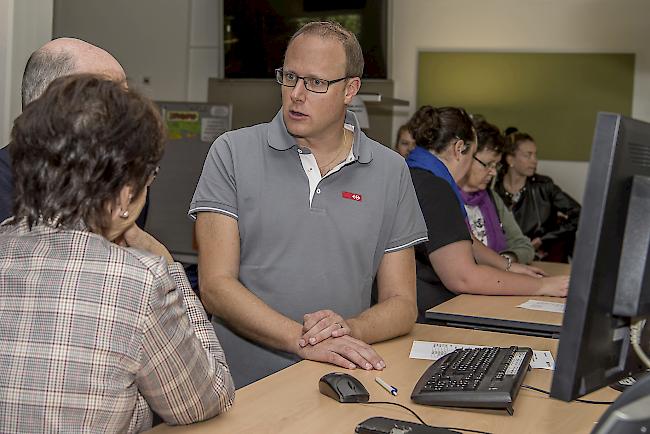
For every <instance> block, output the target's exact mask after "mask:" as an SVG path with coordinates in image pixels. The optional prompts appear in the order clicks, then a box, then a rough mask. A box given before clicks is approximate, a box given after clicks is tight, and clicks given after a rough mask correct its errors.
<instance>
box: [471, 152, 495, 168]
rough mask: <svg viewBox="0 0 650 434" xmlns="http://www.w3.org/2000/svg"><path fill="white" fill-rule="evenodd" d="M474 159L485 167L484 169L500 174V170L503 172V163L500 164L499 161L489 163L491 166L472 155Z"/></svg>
mask: <svg viewBox="0 0 650 434" xmlns="http://www.w3.org/2000/svg"><path fill="white" fill-rule="evenodd" d="M472 158H473V159H474V160H476V161H478V163H479V164H480V165H481V166H483V168H485V169H487V170H496V171H497V172H498V171H499V170H501V163H500V162H498V161H493V162H492V163H489V164H488V163H484V162H482V161H481V160H479V159H478V157H477V156H476V155H472Z"/></svg>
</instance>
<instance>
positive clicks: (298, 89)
mask: <svg viewBox="0 0 650 434" xmlns="http://www.w3.org/2000/svg"><path fill="white" fill-rule="evenodd" d="M306 92H307V89H306V88H305V80H304V79H302V78H299V79H298V81H297V82H296V85H295V86H294V87H293V89H291V100H293V101H304V100H305V93H306Z"/></svg>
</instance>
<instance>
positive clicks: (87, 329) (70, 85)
mask: <svg viewBox="0 0 650 434" xmlns="http://www.w3.org/2000/svg"><path fill="white" fill-rule="evenodd" d="M11 138H12V142H11V156H12V162H13V169H14V175H15V176H14V179H15V193H16V194H15V199H14V200H15V202H14V217H13V218H10V219H8V220H6V221H5V222H3V223H2V225H0V342H2V345H0V370H1V372H2V373H3V375H0V426H2V427H3V429H2V431H9V432H12V431H13V432H30V431H39V432H40V431H60V430H61V429H63V430H66V431H79V432H91V431H110V432H139V431H144V430H147V429H149V428H151V425H152V421H153V415H154V412H155V413H156V414H157V415H158V416H160V418H162V420H164V421H165V422H167V423H170V424H189V423H193V422H198V421H201V420H204V419H207V418H210V417H212V416H214V415H216V414H218V413H220V412H223V411H225V410H227V409H228V408H229V407H230V406H231V405H232V402H233V398H234V384H233V381H232V378H231V375H230V370H229V368H228V366H227V364H226V359H225V357H224V354H223V351H222V349H221V346H220V344H219V341H218V340H217V337H216V335H215V333H214V330H213V328H212V325H211V324H210V322H209V321H208V320H207V318H206V315H205V312H204V310H203V308H202V306H201V302H200V301H199V300H198V299H197V298H196V296H195V295H194V293H193V291H192V289H191V288H190V285H189V283H188V282H187V278H186V277H185V274H184V271H183V267H182V266H181V264H179V263H176V262H174V261H173V259H172V257H171V255H170V254H169V251H168V250H167V249H166V248H165V246H163V245H162V244H161V243H159V242H158V241H156V240H155V239H154V238H153V237H152V236H151V235H149V234H147V233H146V232H144V231H142V230H141V229H139V228H138V227H137V225H136V224H135V220H136V218H137V217H138V214H139V213H140V211H141V210H142V207H143V205H144V202H145V196H146V191H147V188H148V186H149V185H150V184H151V183H152V182H153V180H154V177H155V175H156V172H157V166H158V162H159V161H160V158H161V157H162V153H163V149H164V143H165V132H164V128H163V124H162V120H161V119H160V115H159V114H158V110H157V109H156V107H155V106H154V105H153V104H152V103H151V101H149V100H147V99H146V98H144V97H143V96H140V95H139V94H137V93H136V92H133V91H129V90H127V89H126V87H125V86H124V84H123V83H119V82H114V81H110V80H109V79H107V78H104V77H102V76H94V75H71V76H67V77H62V78H59V79H57V80H55V81H53V82H52V84H51V85H50V86H49V87H48V89H47V90H46V91H45V93H44V94H43V96H41V97H40V98H38V99H36V100H35V101H34V102H32V103H30V104H29V105H27V106H26V108H25V110H24V111H23V113H22V114H21V115H20V116H19V117H18V118H17V119H16V121H15V123H14V127H13V130H12V135H11Z"/></svg>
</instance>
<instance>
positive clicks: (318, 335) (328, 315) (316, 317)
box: [299, 309, 351, 347]
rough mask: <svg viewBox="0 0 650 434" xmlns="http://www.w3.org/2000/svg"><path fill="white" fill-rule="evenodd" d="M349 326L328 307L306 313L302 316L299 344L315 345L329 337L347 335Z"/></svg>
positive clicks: (303, 345)
mask: <svg viewBox="0 0 650 434" xmlns="http://www.w3.org/2000/svg"><path fill="white" fill-rule="evenodd" d="M350 332H351V329H350V326H349V325H348V323H346V322H345V320H344V319H343V317H342V316H341V315H339V314H338V313H336V312H333V311H331V310H329V309H325V310H319V311H316V312H312V313H308V314H306V315H305V316H304V317H303V326H302V333H303V335H302V337H301V338H300V342H299V345H300V346H301V347H305V346H307V345H316V344H317V343H319V342H321V341H324V340H325V339H327V338H329V337H335V338H338V337H341V336H344V335H349V334H350Z"/></svg>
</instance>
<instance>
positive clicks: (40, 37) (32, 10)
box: [0, 0, 53, 148]
mask: <svg viewBox="0 0 650 434" xmlns="http://www.w3.org/2000/svg"><path fill="white" fill-rule="evenodd" d="M52 9H53V6H52V0H0V148H2V147H4V146H6V145H7V143H8V142H9V134H10V132H11V124H12V123H13V120H14V118H16V116H18V115H19V114H20V112H21V101H20V84H21V82H22V76H23V71H24V69H25V63H27V59H28V58H29V56H30V55H31V53H32V52H33V51H34V50H36V49H37V48H39V47H40V46H42V45H43V44H45V43H46V42H47V41H49V40H50V39H51V37H52Z"/></svg>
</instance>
